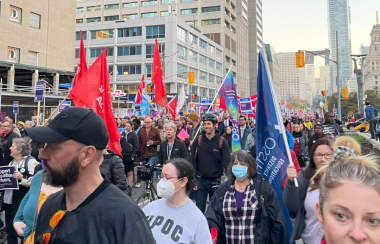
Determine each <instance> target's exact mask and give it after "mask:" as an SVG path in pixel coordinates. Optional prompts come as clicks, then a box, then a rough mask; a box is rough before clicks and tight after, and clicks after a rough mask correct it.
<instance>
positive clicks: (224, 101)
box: [219, 96, 227, 111]
mask: <svg viewBox="0 0 380 244" xmlns="http://www.w3.org/2000/svg"><path fill="white" fill-rule="evenodd" d="M219 108H221V109H223V110H224V111H226V110H227V105H226V100H224V97H223V96H220V106H219Z"/></svg>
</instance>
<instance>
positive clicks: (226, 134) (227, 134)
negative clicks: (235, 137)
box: [222, 126, 232, 152]
mask: <svg viewBox="0 0 380 244" xmlns="http://www.w3.org/2000/svg"><path fill="white" fill-rule="evenodd" d="M222 137H223V138H224V139H226V141H227V142H228V147H229V148H230V152H232V147H231V142H232V126H227V129H226V132H224V134H223V135H222Z"/></svg>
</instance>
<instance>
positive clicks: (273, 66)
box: [264, 44, 281, 100]
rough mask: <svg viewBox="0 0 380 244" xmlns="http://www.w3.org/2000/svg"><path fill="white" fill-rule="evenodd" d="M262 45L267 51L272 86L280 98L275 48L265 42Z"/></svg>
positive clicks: (279, 98)
mask: <svg viewBox="0 0 380 244" xmlns="http://www.w3.org/2000/svg"><path fill="white" fill-rule="evenodd" d="M264 47H265V50H266V53H267V58H268V66H269V71H270V74H271V76H272V81H273V86H274V89H275V91H276V95H277V99H278V100H281V87H280V66H279V64H278V59H277V54H276V50H274V48H273V47H272V46H271V45H270V44H265V45H264Z"/></svg>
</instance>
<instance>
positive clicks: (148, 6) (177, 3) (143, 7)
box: [76, 0, 238, 77]
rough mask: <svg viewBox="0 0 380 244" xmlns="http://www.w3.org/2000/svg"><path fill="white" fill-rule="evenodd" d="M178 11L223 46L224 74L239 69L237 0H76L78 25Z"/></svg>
mask: <svg viewBox="0 0 380 244" xmlns="http://www.w3.org/2000/svg"><path fill="white" fill-rule="evenodd" d="M169 14H175V15H177V16H178V18H180V19H183V20H184V21H185V22H186V23H187V24H188V25H190V26H192V27H194V28H195V29H196V30H198V31H200V32H201V33H202V34H203V35H205V36H207V37H208V38H210V39H211V40H212V41H214V42H216V43H217V44H218V45H220V46H222V48H223V51H224V57H223V61H224V62H223V67H224V70H223V74H225V73H226V71H227V70H228V69H229V68H230V66H231V65H232V71H233V72H234V76H235V77H236V72H237V60H238V57H237V34H236V30H237V17H236V16H237V15H236V0H213V1H197V0H134V1H129V2H125V1H121V0H95V1H83V0H77V16H76V23H77V26H81V25H99V24H109V23H115V22H120V21H122V22H126V23H130V22H133V21H141V20H154V19H162V18H164V17H166V16H168V15H169Z"/></svg>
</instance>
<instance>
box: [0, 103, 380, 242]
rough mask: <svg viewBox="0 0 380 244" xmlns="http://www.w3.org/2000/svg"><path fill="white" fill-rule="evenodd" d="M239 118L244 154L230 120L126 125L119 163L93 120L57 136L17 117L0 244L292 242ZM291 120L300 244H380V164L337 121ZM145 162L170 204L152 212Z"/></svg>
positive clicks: (330, 117)
mask: <svg viewBox="0 0 380 244" xmlns="http://www.w3.org/2000/svg"><path fill="white" fill-rule="evenodd" d="M372 112H373V111H372ZM372 112H371V113H372ZM376 116H377V115H376ZM236 119H237V121H238V128H237V134H238V136H239V140H240V146H241V150H239V151H236V152H233V150H232V138H233V124H232V120H231V118H230V115H229V113H228V112H227V111H224V112H222V113H221V114H218V113H215V114H212V113H210V114H204V115H202V116H199V115H198V114H197V113H194V112H193V113H190V114H189V115H186V116H176V117H174V118H172V117H171V116H170V115H169V116H160V115H156V116H131V117H125V118H119V119H116V123H117V125H118V127H119V128H121V129H125V130H124V131H123V132H122V133H121V138H120V146H121V149H122V153H121V155H117V154H116V153H115V152H113V151H110V150H108V145H107V143H108V134H107V129H106V127H105V124H104V122H103V120H102V119H101V118H100V117H99V116H98V115H96V114H95V113H94V112H93V111H91V110H87V109H81V108H70V109H68V110H66V111H64V112H61V113H60V114H59V115H57V116H56V117H55V119H53V120H51V121H49V124H48V125H47V126H35V125H34V121H33V120H32V121H25V122H22V121H19V122H18V123H17V124H16V125H15V124H14V123H13V118H12V117H9V116H7V117H6V118H5V120H4V121H2V123H1V133H2V140H1V154H0V155H1V157H0V164H1V165H2V166H13V167H15V169H16V170H15V171H14V173H13V175H12V177H13V178H15V179H17V180H18V184H19V187H18V189H6V190H3V191H2V192H1V195H2V198H1V211H4V212H5V221H4V222H3V221H2V220H1V218H0V243H3V242H4V241H5V240H7V243H9V244H16V243H19V240H20V239H21V240H22V241H23V243H26V244H30V243H37V244H40V243H41V244H46V243H91V244H93V243H95V244H96V243H99V244H100V243H115V244H116V243H141V244H145V243H163V244H167V243H193V244H204V243H205V244H212V243H218V244H223V243H239V244H240V243H259V244H261V243H278V244H280V243H281V244H283V243H286V221H285V215H284V213H283V211H282V204H281V201H280V198H279V197H278V196H277V195H276V192H275V191H274V189H273V187H272V185H271V184H270V183H269V182H268V181H266V180H264V178H263V177H262V176H261V175H260V174H259V173H258V172H257V165H256V160H255V158H256V138H257V137H256V134H257V133H259V132H257V131H256V125H255V120H253V119H252V118H249V117H246V116H244V115H238V117H237V118H236ZM283 122H284V124H283V125H284V128H285V131H286V138H287V143H288V147H289V149H290V155H291V163H290V164H289V166H288V167H287V171H286V172H287V177H286V179H285V180H284V181H283V183H282V187H283V196H282V198H283V201H284V204H285V206H286V208H287V210H288V212H289V215H290V216H291V218H292V219H294V223H293V232H292V236H291V239H290V241H291V243H293V242H294V241H295V240H298V239H302V241H303V242H304V243H306V244H320V243H328V244H335V243H380V214H379V213H380V207H379V206H380V188H379V184H378V182H379V181H380V159H379V158H378V157H376V156H374V155H372V156H371V155H364V156H363V155H362V152H361V147H360V145H359V144H358V143H357V142H356V141H355V140H354V139H353V138H351V137H348V136H345V133H344V130H343V128H342V126H341V124H340V122H339V121H337V120H336V118H335V116H334V114H332V113H329V112H328V113H326V114H324V116H323V120H320V118H318V119H316V118H314V117H304V118H299V117H296V116H295V117H291V118H284V121H283ZM140 163H141V165H143V166H144V170H145V171H146V172H148V173H149V174H150V176H151V177H152V178H154V180H155V181H156V182H157V193H158V196H159V197H160V198H161V199H159V200H156V201H153V202H151V203H149V204H148V205H147V206H146V207H144V208H143V209H140V208H139V207H138V205H136V203H135V202H134V201H133V200H132V198H131V197H130V196H131V191H134V190H133V188H132V187H134V188H139V187H142V186H143V187H147V182H145V184H142V183H144V182H142V180H141V179H140V177H139V174H135V171H134V167H135V165H136V164H140ZM153 165H156V166H161V167H162V170H157V171H150V170H149V167H151V166H153ZM153 172H155V175H154V173H153ZM296 182H297V183H298V184H297V183H296ZM94 233H96V234H94Z"/></svg>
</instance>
